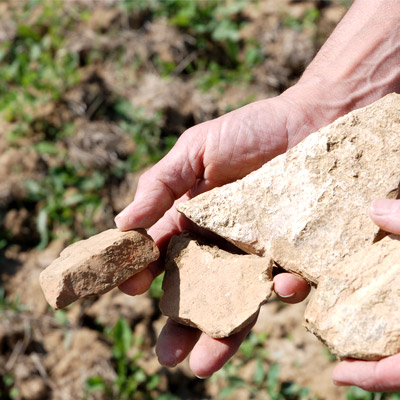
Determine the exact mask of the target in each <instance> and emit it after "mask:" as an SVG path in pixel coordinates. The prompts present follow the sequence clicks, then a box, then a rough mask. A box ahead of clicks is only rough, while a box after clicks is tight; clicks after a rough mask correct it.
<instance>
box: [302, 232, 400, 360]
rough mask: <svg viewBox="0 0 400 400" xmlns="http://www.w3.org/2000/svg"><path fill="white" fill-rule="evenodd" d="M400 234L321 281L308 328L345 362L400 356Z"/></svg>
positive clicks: (310, 307)
mask: <svg viewBox="0 0 400 400" xmlns="http://www.w3.org/2000/svg"><path fill="white" fill-rule="evenodd" d="M399 315H400V236H395V235H390V236H387V237H385V238H384V239H382V240H381V241H379V242H377V243H375V244H374V245H373V246H369V247H368V248H366V249H363V250H361V251H360V252H358V253H356V254H354V255H352V256H351V257H348V258H347V259H346V260H344V261H343V262H341V263H340V264H338V265H336V266H335V268H332V269H331V270H330V271H329V272H328V273H327V274H326V275H325V276H324V277H321V279H320V282H319V283H318V289H317V291H316V293H315V294H314V297H313V298H312V299H311V301H310V303H309V304H308V306H307V309H306V312H305V315H304V317H305V321H306V323H305V324H306V328H307V329H308V330H309V331H310V332H312V333H314V334H315V335H316V336H317V337H318V338H319V339H321V340H322V341H323V342H324V343H325V344H326V345H327V346H328V347H329V349H330V351H331V352H332V353H333V354H335V355H337V356H338V357H340V358H345V357H350V358H359V359H363V360H379V359H381V358H383V357H386V356H390V355H393V354H397V353H399V352H400V318H399Z"/></svg>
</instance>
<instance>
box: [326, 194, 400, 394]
mask: <svg viewBox="0 0 400 400" xmlns="http://www.w3.org/2000/svg"><path fill="white" fill-rule="evenodd" d="M370 216H371V218H372V220H373V221H374V222H375V223H376V224H377V225H378V226H379V227H380V228H381V229H383V230H384V231H386V232H390V233H395V234H400V200H389V199H379V200H375V201H374V202H373V203H372V205H371V209H370ZM395 317H396V316H395ZM333 381H334V382H335V383H336V384H337V385H341V386H349V385H354V386H358V387H360V388H362V389H365V390H368V391H371V392H394V391H397V390H400V354H396V355H394V356H391V357H387V358H383V359H382V360H380V361H360V360H346V361H343V362H341V363H340V364H339V365H338V366H337V367H336V368H335V370H334V372H333Z"/></svg>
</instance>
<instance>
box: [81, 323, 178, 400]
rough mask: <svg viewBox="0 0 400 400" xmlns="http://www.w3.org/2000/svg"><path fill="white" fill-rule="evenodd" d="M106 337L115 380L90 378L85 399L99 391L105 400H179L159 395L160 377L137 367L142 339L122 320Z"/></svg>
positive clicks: (172, 396) (98, 377)
mask: <svg viewBox="0 0 400 400" xmlns="http://www.w3.org/2000/svg"><path fill="white" fill-rule="evenodd" d="M107 336H108V338H109V340H110V341H111V343H112V355H113V362H114V366H115V372H116V375H117V378H116V379H115V380H114V381H113V382H107V381H106V380H105V379H104V378H102V377H101V376H93V377H91V378H89V379H88V380H87V381H86V384H85V386H86V388H85V397H88V395H89V394H90V393H92V392H101V393H103V395H104V396H105V398H107V399H119V400H128V399H149V400H178V399H179V398H178V397H177V396H174V395H172V394H168V393H161V392H160V391H159V389H158V386H159V384H160V380H161V378H160V375H159V374H152V375H149V374H147V373H146V371H145V370H144V369H143V368H142V367H140V366H139V365H138V360H140V358H141V357H143V355H142V353H141V352H140V350H139V348H140V345H141V339H140V338H138V337H135V336H134V335H133V333H132V329H131V327H130V326H129V324H128V323H127V322H126V320H125V319H123V318H121V319H119V320H118V322H117V323H116V324H115V326H114V327H113V328H112V329H111V330H109V331H108V332H107Z"/></svg>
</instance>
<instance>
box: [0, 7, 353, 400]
mask: <svg viewBox="0 0 400 400" xmlns="http://www.w3.org/2000/svg"><path fill="white" fill-rule="evenodd" d="M71 3H72V0H71ZM73 3H74V4H77V5H78V6H82V7H85V8H87V9H88V10H89V12H88V17H87V18H86V19H85V21H83V22H81V23H79V24H78V25H77V26H76V27H75V29H74V30H72V31H70V32H69V33H68V35H66V38H65V40H66V44H65V49H66V51H69V52H72V53H74V54H77V55H78V57H79V58H80V59H81V60H84V59H86V58H87V57H88V55H90V57H91V60H92V61H91V62H90V63H84V62H82V63H81V64H80V67H79V68H80V74H81V79H80V80H79V82H78V83H76V84H75V85H72V87H69V88H68V90H67V91H66V92H65V93H62V95H61V97H60V98H59V100H58V101H56V102H50V103H49V104H46V106H45V107H42V108H41V109H40V115H39V114H36V116H35V118H36V120H35V121H37V123H36V125H35V126H36V127H37V128H36V131H33V133H32V134H30V136H28V137H26V136H25V137H22V138H19V139H18V141H16V142H13V143H12V144H11V145H10V142H9V139H8V133H9V131H10V130H11V129H12V127H11V125H12V121H11V122H10V121H7V120H6V119H4V120H2V121H0V127H1V129H0V208H1V213H2V219H1V224H2V226H1V229H2V230H3V231H5V232H8V236H7V240H8V245H7V246H5V247H4V248H3V250H2V254H1V261H0V287H2V288H3V289H4V296H3V297H2V298H1V299H0V350H1V351H0V376H2V377H3V379H2V380H1V379H0V399H10V398H15V399H26V400H39V399H51V400H58V399H59V400H69V399H74V400H76V399H83V398H87V399H107V398H118V397H116V395H115V393H114V394H112V393H111V394H110V393H109V394H107V393H105V392H104V391H101V390H100V391H87V390H85V387H86V386H87V385H86V382H87V381H88V379H89V378H91V377H96V376H101V377H102V378H103V380H104V381H106V382H113V381H115V380H116V379H117V378H118V368H117V367H116V364H115V355H114V354H113V348H112V339H110V336H109V335H107V334H106V333H105V332H106V331H107V328H110V327H112V326H114V325H115V324H116V323H117V321H118V320H119V318H120V317H124V318H125V319H126V321H127V322H128V324H129V325H130V327H131V328H132V331H133V334H134V337H135V338H139V339H140V340H139V342H140V343H139V342H138V345H137V347H138V348H140V351H141V356H140V357H138V359H137V361H136V364H137V368H138V369H139V370H140V371H144V372H145V374H147V376H154V375H158V377H159V382H158V386H157V389H151V390H150V389H149V390H148V392H147V394H143V393H144V392H145V391H146V389H143V388H142V389H141V391H140V393H139V391H138V393H137V395H135V397H132V398H135V399H136V398H137V399H142V398H143V399H144V398H154V399H157V398H159V399H169V398H170V399H173V398H180V399H186V400H189V399H214V398H222V397H219V396H220V395H221V393H222V392H221V391H222V390H223V389H224V388H227V387H231V388H233V389H232V391H231V393H228V392H227V391H226V396H225V397H224V398H227V399H228V398H229V399H253V398H254V399H258V398H260V399H261V398H272V397H271V391H270V392H268V390H267V391H266V390H265V389H261V388H260V387H259V386H257V385H255V384H254V382H253V377H254V374H255V371H256V370H257V363H258V362H259V361H258V360H260V362H261V365H262V368H264V369H265V371H266V372H268V371H269V370H272V368H275V366H278V367H279V376H278V378H277V380H278V383H279V385H283V384H289V383H291V384H296V385H297V386H298V387H301V388H308V389H309V391H308V393H306V392H303V394H299V392H296V393H294V394H293V396H292V397H283V395H279V396H281V397H279V396H278V395H277V396H276V397H275V398H276V399H281V398H293V399H296V398H318V399H326V400H330V399H344V398H345V389H343V388H339V387H336V386H334V385H333V383H332V381H331V378H330V376H331V372H332V369H333V368H334V366H335V364H336V361H334V360H333V359H332V356H331V355H330V354H329V352H327V350H326V349H325V347H324V346H323V345H322V344H321V343H319V342H318V340H317V339H316V338H315V337H313V336H312V335H311V334H309V333H307V332H306V330H305V329H304V328H303V327H302V315H303V311H304V308H305V304H304V303H303V304H300V305H294V306H286V305H284V304H282V303H280V302H279V301H278V300H277V299H276V298H275V299H272V300H271V301H269V302H268V303H267V304H266V305H265V306H263V307H262V309H261V312H260V316H259V319H258V322H257V325H256V326H255V328H254V329H253V331H254V335H253V337H252V338H253V339H254V338H262V339H257V340H258V341H255V342H254V343H253V348H252V351H254V352H256V353H257V354H258V356H257V357H256V356H255V355H254V357H253V356H251V355H250V356H246V353H245V352H239V354H238V355H237V356H235V357H234V358H233V360H232V361H231V363H230V364H229V366H228V367H227V368H226V369H224V370H223V371H222V372H221V373H217V374H215V376H214V377H212V378H210V379H207V380H199V379H197V378H196V377H195V376H194V375H193V374H192V373H191V371H190V370H189V368H188V365H187V362H185V363H183V364H182V365H181V366H178V367H176V368H173V369H166V368H164V367H162V366H160V365H159V364H158V361H157V358H156V356H155V352H154V345H155V341H156V337H157V334H158V333H159V331H160V329H161V327H162V325H163V323H164V322H165V317H163V316H162V315H161V313H160V311H159V309H158V300H157V296H150V294H144V295H141V296H137V297H128V296H125V295H124V294H122V293H121V292H119V291H118V290H114V291H112V292H110V293H108V294H106V295H104V296H102V297H100V298H90V299H85V300H83V301H80V302H78V303H76V304H74V305H72V306H71V307H69V308H68V309H67V310H66V311H65V312H56V313H55V312H53V311H52V310H50V308H49V307H48V305H47V304H46V302H45V300H44V297H43V295H42V292H41V289H40V287H39V283H38V276H39V273H40V272H41V271H42V270H43V268H45V267H46V266H47V265H48V264H49V263H50V262H51V261H52V260H53V259H55V258H56V257H57V256H58V254H59V252H60V251H61V250H62V249H63V248H64V246H65V245H66V244H67V242H68V241H69V240H70V239H71V233H70V231H71V230H72V231H73V234H74V235H73V236H76V237H86V236H88V235H89V234H91V233H92V231H91V230H89V229H86V228H85V224H84V220H79V219H75V220H74V221H73V223H72V225H71V226H72V227H70V228H69V229H68V230H66V229H64V228H63V226H62V225H61V224H60V225H59V226H58V225H57V226H55V227H54V230H55V232H56V233H57V235H53V236H52V237H51V239H52V240H50V242H49V244H48V245H47V246H46V247H45V248H44V249H42V250H38V249H37V245H38V243H39V242H40V240H41V233H40V231H39V230H38V225H37V224H36V218H37V215H38V213H39V209H40V204H42V203H39V202H37V203H35V202H33V201H30V202H27V201H26V196H27V189H26V186H25V185H24V182H25V181H26V180H28V179H31V180H37V181H39V182H40V181H43V180H44V179H45V177H46V176H47V175H48V173H49V172H48V171H49V170H50V168H51V167H52V166H54V167H57V165H58V164H57V162H58V161H57V159H56V157H54V156H53V155H52V154H51V153H46V152H38V151H35V145H36V144H37V143H39V142H40V141H41V140H42V139H43V135H44V133H43V132H44V128H43V126H46V127H47V126H50V125H51V126H55V127H57V126H65V125H67V124H69V123H71V122H73V124H74V132H73V134H72V135H69V136H68V137H67V138H66V139H63V140H62V141H60V142H57V143H56V144H55V146H56V148H57V149H58V151H59V152H61V153H63V154H64V157H65V158H68V160H69V161H70V162H71V163H72V164H73V165H75V164H79V163H80V164H82V163H83V164H84V165H85V166H86V168H88V169H93V170H98V171H106V170H109V169H112V168H114V167H116V166H117V165H118V162H119V160H125V159H127V157H128V156H129V155H130V154H133V153H135V152H137V151H138V143H136V142H135V141H134V140H133V139H132V138H131V137H127V136H124V135H123V133H121V127H120V125H119V124H118V123H117V120H116V119H115V118H114V117H113V115H112V113H111V111H109V110H111V109H114V108H113V107H114V106H115V101H116V99H119V98H124V99H126V100H127V101H128V102H129V103H130V104H132V105H134V107H136V108H141V109H142V110H143V113H144V114H143V118H148V119H152V118H154V116H155V115H160V116H161V117H160V118H159V119H158V120H157V122H156V125H157V129H160V131H161V132H162V135H163V137H167V136H178V135H179V134H180V133H181V132H183V131H184V130H185V129H187V128H188V127H190V126H191V125H193V124H196V123H200V122H202V121H205V120H208V119H211V118H214V117H216V116H219V115H221V114H223V113H225V112H227V111H229V110H232V109H234V108H237V107H239V106H240V105H242V104H245V103H246V102H249V101H254V100H258V99H263V98H267V97H272V96H275V95H278V94H280V93H281V92H282V91H283V90H285V89H286V88H288V87H290V86H291V85H292V84H294V83H295V82H296V80H297V79H298V78H299V76H300V75H301V73H302V71H303V70H304V68H305V66H306V65H307V64H308V63H309V62H310V61H311V59H312V58H313V56H314V55H315V54H316V52H317V51H318V48H319V47H320V45H321V44H322V43H323V40H324V39H325V38H326V37H327V35H328V34H329V32H331V31H332V29H333V28H334V26H335V25H336V24H337V22H338V21H339V20H340V19H341V17H342V16H343V15H344V13H345V11H346V7H345V6H344V5H343V4H342V2H339V1H331V2H329V1H289V0H285V1H280V2H277V1H273V0H259V1H257V2H254V3H252V2H249V4H248V5H246V6H245V7H244V8H243V10H242V11H241V18H242V19H243V21H245V22H246V24H245V26H244V27H243V28H242V29H241V30H240V38H241V40H242V41H246V40H253V39H254V40H256V41H257V43H259V49H260V51H261V53H262V56H263V58H262V62H260V63H258V64H256V65H254V66H253V67H252V68H251V79H249V80H248V81H247V82H246V83H242V84H241V83H240V82H238V81H235V82H229V81H228V82H227V83H226V84H225V85H223V86H218V87H210V88H208V89H207V90H204V87H203V88H202V89H201V88H199V86H198V84H197V83H196V82H198V79H199V76H197V75H196V74H195V73H194V74H189V73H188V72H187V70H186V69H187V66H188V65H189V64H190V63H191V62H192V60H193V59H195V58H196V57H197V56H198V54H197V53H196V49H195V48H193V45H192V42H193V38H192V37H190V36H188V35H187V34H185V33H182V31H181V30H180V29H179V28H178V27H176V26H173V25H171V24H170V23H169V22H168V20H167V18H163V17H160V18H153V19H152V18H150V17H149V15H147V14H146V12H145V11H144V12H143V13H141V12H137V13H136V14H135V13H134V14H131V15H130V16H129V18H128V17H127V16H126V14H124V12H123V11H121V7H120V5H119V4H118V2H117V1H113V0H104V1H94V0H93V1H89V0H88V1H84V0H81V1H79V2H78V1H76V2H73ZM9 4H10V3H7V2H5V3H2V4H0V8H1V10H0V11H2V15H3V17H2V18H1V21H0V41H6V40H8V41H12V40H15V37H16V35H18V33H17V28H16V26H15V23H14V22H13V19H12V18H11V14H9V13H10V10H9V7H7V5H9ZM309 10H317V13H318V14H317V17H316V18H315V19H312V18H311V17H310V18H309V19H310V21H311V22H309V23H302V21H303V22H304V21H307V15H309ZM32 18H34V16H32ZM299 24H300V25H299ZM99 54H100V55H99ZM104 55H105V56H104ZM210 57H211V56H210ZM138 58H140V60H142V64H141V65H139V66H138V67H137V68H132V67H131V66H132V63H133V62H134V61H135V60H136V59H138ZM159 59H161V60H163V63H164V64H165V65H169V64H168V62H171V63H173V65H174V68H173V70H172V72H170V73H169V75H168V77H167V78H166V77H165V76H162V74H161V73H160V69H159V68H158V67H157V65H158V64H157V62H158V61H157V60H159ZM164 64H163V65H164ZM116 65H118V68H116ZM185 71H186V72H185ZM200 78H201V77H200ZM43 121H45V122H46V124H47V125H44V122H43ZM46 129H47V128H46ZM149 162H151V160H150V161H149ZM146 164H148V162H147V163H146ZM142 171H143V168H142V167H141V168H140V169H139V171H130V172H127V173H125V174H124V175H123V176H122V177H120V178H118V179H117V178H112V179H111V178H110V180H109V181H107V184H106V186H104V187H103V188H102V189H101V197H102V201H103V203H102V207H100V209H98V210H97V211H96V212H95V213H94V214H93V215H92V216H91V218H92V222H93V229H95V230H96V231H101V230H103V229H106V228H109V227H113V216H114V215H116V213H118V212H119V211H120V210H122V209H123V207H124V206H125V205H127V204H128V203H129V202H130V201H131V200H132V199H133V196H134V193H135V189H136V185H137V180H138V176H139V175H140V173H141V172H142ZM69 190H70V191H71V193H70V194H71V195H72V194H74V193H75V192H74V190H73V189H69ZM82 218H83V217H82ZM0 297H1V296H0ZM235 376H237V377H240V378H241V379H242V380H244V381H246V382H250V383H251V385H252V386H251V385H250V386H251V388H253V389H254V388H256V390H253V389H251V390H250V389H249V387H244V386H240V385H236V386H235V384H234V383H235V382H236V383H237V381H235V379H234V378H235ZM257 384H258V383H257ZM257 388H259V390H258V389H257ZM162 394H171V395H175V396H176V397H162ZM146 396H147V397H146ZM287 396H288V395H287Z"/></svg>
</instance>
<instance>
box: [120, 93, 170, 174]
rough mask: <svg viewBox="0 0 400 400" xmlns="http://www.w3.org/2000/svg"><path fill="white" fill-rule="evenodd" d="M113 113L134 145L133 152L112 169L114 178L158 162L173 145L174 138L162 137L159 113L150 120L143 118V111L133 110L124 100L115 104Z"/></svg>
mask: <svg viewBox="0 0 400 400" xmlns="http://www.w3.org/2000/svg"><path fill="white" fill-rule="evenodd" d="M114 112H115V114H116V118H117V120H119V122H120V126H121V129H122V130H123V132H125V133H126V134H128V135H130V136H131V137H132V139H133V141H134V142H135V144H136V150H135V152H134V153H133V154H131V155H130V156H129V157H128V159H127V160H125V161H121V162H120V163H119V164H118V165H117V166H116V167H115V168H114V170H113V173H114V174H115V175H116V176H122V175H123V174H124V173H126V172H128V171H137V170H139V169H140V168H143V167H144V166H146V165H148V164H151V163H155V162H157V161H159V160H160V159H161V158H162V157H163V156H164V155H165V154H166V153H167V152H168V151H169V150H170V149H171V148H172V146H173V145H174V144H175V142H176V137H175V136H165V137H163V136H162V132H161V129H160V122H161V119H162V115H161V113H160V112H158V113H156V114H155V115H154V117H153V118H151V119H149V118H146V117H144V116H143V110H141V109H140V108H133V107H132V105H131V103H130V102H129V101H127V100H125V99H118V100H117V101H116V102H115V105H114Z"/></svg>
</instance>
